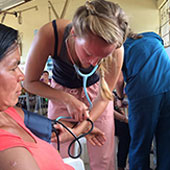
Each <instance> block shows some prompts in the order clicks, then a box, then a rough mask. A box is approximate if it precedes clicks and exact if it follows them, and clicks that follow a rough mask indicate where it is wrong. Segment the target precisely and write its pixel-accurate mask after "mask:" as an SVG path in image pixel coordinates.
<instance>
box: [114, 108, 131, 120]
mask: <svg viewBox="0 0 170 170" xmlns="http://www.w3.org/2000/svg"><path fill="white" fill-rule="evenodd" d="M114 116H115V119H117V120H120V121H122V122H125V123H128V119H127V117H126V115H125V114H121V113H119V112H118V111H116V110H114Z"/></svg>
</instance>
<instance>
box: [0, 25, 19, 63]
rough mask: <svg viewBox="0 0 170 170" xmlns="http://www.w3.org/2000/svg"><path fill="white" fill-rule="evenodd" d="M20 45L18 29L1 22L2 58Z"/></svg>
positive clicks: (0, 57)
mask: <svg viewBox="0 0 170 170" xmlns="http://www.w3.org/2000/svg"><path fill="white" fill-rule="evenodd" d="M17 45H18V31H17V30H15V29H13V28H11V27H8V26H6V25H3V24H0V60H2V59H3V58H4V56H5V55H6V54H7V53H8V52H9V51H11V50H13V49H14V48H15V47H16V46H17Z"/></svg>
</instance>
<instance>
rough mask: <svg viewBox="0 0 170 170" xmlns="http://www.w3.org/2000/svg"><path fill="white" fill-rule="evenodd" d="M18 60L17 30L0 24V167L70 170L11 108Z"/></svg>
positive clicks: (17, 86)
mask: <svg viewBox="0 0 170 170" xmlns="http://www.w3.org/2000/svg"><path fill="white" fill-rule="evenodd" d="M19 63H20V49H19V42H18V31H16V30H14V29H13V28H11V27H7V26H5V25H3V24H0V82H1V83H0V92H1V93H0V141H1V142H0V167H1V168H0V169H8V170H23V169H24V170H47V169H50V170H60V169H61V170H71V169H73V168H72V167H70V166H69V165H66V164H65V163H64V162H63V160H62V158H61V157H60V155H59V153H58V152H57V150H55V149H54V148H53V147H52V146H51V145H50V144H48V143H47V142H45V141H43V140H41V139H39V138H38V137H36V136H35V135H34V134H33V133H32V132H31V131H30V130H29V129H28V128H26V126H25V125H24V112H23V110H22V109H21V108H19V107H14V106H15V105H16V103H17V102H18V97H19V95H20V94H21V90H22V87H21V81H23V79H24V75H23V73H22V72H21V70H20V68H19V67H18V65H19ZM63 134H64V135H63ZM62 135H63V136H64V137H65V138H66V137H67V136H68V135H65V133H64V132H63V133H61V136H62ZM61 140H62V138H61Z"/></svg>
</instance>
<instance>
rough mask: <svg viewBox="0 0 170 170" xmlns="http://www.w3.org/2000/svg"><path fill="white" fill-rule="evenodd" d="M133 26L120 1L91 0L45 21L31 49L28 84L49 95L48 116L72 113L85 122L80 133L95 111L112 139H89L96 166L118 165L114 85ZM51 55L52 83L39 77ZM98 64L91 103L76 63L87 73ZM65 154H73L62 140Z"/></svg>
mask: <svg viewBox="0 0 170 170" xmlns="http://www.w3.org/2000/svg"><path fill="white" fill-rule="evenodd" d="M127 32H128V22H127V18H126V15H125V13H124V12H123V10H122V9H121V8H120V7H119V5H117V4H114V3H112V2H109V1H105V0H93V1H91V2H89V1H87V2H86V3H85V5H82V6H80V7H79V8H78V9H77V11H76V12H75V14H74V17H73V20H72V21H67V20H55V21H53V22H52V23H48V24H46V25H44V26H43V27H42V28H41V29H40V30H39V32H38V34H37V36H36V37H35V39H34V41H33V44H32V46H31V49H30V51H29V54H28V62H27V65H26V78H25V81H24V87H25V88H26V90H28V91H30V92H31V93H35V94H37V95H40V96H43V97H46V98H49V108H48V117H49V118H50V119H55V118H57V117H58V116H71V117H72V121H75V122H82V123H81V124H80V125H79V127H78V129H79V131H78V132H76V133H77V135H78V134H79V133H82V132H83V131H86V130H87V129H88V128H89V124H88V122H87V121H86V119H87V118H88V117H89V118H90V119H91V120H92V121H93V122H95V126H96V127H97V128H99V129H101V130H102V131H103V132H104V134H105V136H106V142H105V143H104V144H103V143H102V142H101V144H102V146H101V147H94V146H92V145H91V144H89V143H88V144H87V145H88V153H89V159H90V168H91V170H111V169H114V118H113V110H112V109H113V102H112V90H113V89H114V87H115V84H116V81H117V78H118V76H119V73H120V70H121V67H122V62H123V47H122V44H123V42H124V40H125V39H126V35H127ZM48 56H52V58H53V63H54V67H53V76H52V82H51V87H49V86H47V85H45V84H44V83H42V82H40V81H39V79H40V76H41V72H42V71H43V70H44V65H45V63H46V61H47V59H48ZM37 63H38V64H37ZM97 64H98V65H99V68H98V70H97V72H98V74H97V73H94V74H93V75H92V76H90V77H89V78H88V81H87V85H86V86H87V93H88V95H89V98H90V99H91V101H92V103H93V107H92V108H91V109H89V102H88V100H87V99H86V97H85V93H84V90H83V78H82V77H81V76H79V75H78V74H77V72H76V71H75V68H74V66H76V67H77V68H79V70H80V71H81V72H83V73H85V74H87V73H90V72H91V71H92V70H93V68H94V67H95V66H96V65H97ZM93 140H94V141H95V140H99V141H100V138H99V137H96V138H92V139H91V141H93ZM65 145H66V144H65ZM61 155H62V156H63V157H67V147H62V146H61Z"/></svg>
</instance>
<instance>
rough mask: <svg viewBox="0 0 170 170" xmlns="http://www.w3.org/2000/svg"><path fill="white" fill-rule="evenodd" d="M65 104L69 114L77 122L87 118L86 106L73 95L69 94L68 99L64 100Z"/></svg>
mask: <svg viewBox="0 0 170 170" xmlns="http://www.w3.org/2000/svg"><path fill="white" fill-rule="evenodd" d="M65 105H66V108H67V110H68V112H69V114H70V116H71V117H72V118H73V119H74V120H76V121H77V122H82V121H83V120H86V119H87V118H89V110H88V106H86V105H85V104H84V103H83V102H81V101H80V100H78V99H76V98H75V97H74V96H72V95H70V96H69V100H67V102H65Z"/></svg>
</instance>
